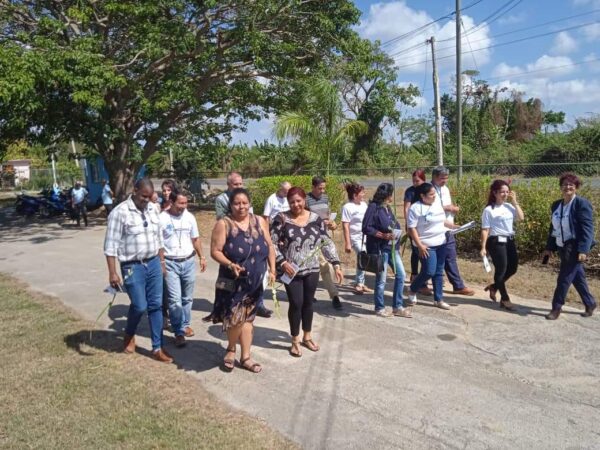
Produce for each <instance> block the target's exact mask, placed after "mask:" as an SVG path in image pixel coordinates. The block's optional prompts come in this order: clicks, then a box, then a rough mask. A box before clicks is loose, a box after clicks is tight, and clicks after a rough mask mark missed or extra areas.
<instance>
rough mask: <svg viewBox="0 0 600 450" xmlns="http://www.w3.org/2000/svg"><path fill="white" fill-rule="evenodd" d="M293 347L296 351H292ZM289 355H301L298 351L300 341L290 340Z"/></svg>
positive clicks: (298, 356) (297, 356) (296, 356)
mask: <svg viewBox="0 0 600 450" xmlns="http://www.w3.org/2000/svg"><path fill="white" fill-rule="evenodd" d="M294 349H296V351H294ZM290 355H292V356H293V357H294V358H300V357H301V356H302V352H301V351H300V342H298V341H296V342H294V341H292V346H291V348H290Z"/></svg>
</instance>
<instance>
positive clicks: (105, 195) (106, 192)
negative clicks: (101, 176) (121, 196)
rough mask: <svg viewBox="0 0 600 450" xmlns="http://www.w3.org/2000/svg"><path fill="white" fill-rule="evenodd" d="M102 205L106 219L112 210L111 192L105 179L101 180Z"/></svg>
mask: <svg viewBox="0 0 600 450" xmlns="http://www.w3.org/2000/svg"><path fill="white" fill-rule="evenodd" d="M102 204H103V205H104V209H105V210H106V217H108V215H109V214H110V212H111V211H112V209H113V191H112V189H111V188H110V184H109V183H108V180H106V179H105V180H102Z"/></svg>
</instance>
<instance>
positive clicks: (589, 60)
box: [425, 57, 600, 91]
mask: <svg viewBox="0 0 600 450" xmlns="http://www.w3.org/2000/svg"><path fill="white" fill-rule="evenodd" d="M597 61H600V57H598V58H591V59H586V60H583V61H576V62H573V63H569V64H561V65H559V66H550V67H544V68H543V69H535V70H526V71H523V72H518V73H513V74H510V75H500V76H495V77H482V79H483V80H485V81H489V80H500V79H503V80H504V79H510V78H518V77H521V76H523V75H530V74H532V73H541V72H548V71H552V70H558V69H565V68H567V67H574V66H581V65H584V64H589V63H593V62H597ZM444 86H445V87H448V86H451V84H450V83H444ZM431 90H433V89H432V88H427V89H425V91H431Z"/></svg>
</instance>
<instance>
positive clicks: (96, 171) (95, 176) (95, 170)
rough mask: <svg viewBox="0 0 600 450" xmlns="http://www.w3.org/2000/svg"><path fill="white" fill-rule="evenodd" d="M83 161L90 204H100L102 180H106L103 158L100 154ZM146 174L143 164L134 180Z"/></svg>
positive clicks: (106, 174)
mask: <svg viewBox="0 0 600 450" xmlns="http://www.w3.org/2000/svg"><path fill="white" fill-rule="evenodd" d="M82 161H83V165H84V171H85V182H86V183H85V184H86V188H87V190H88V192H89V197H88V199H89V203H90V205H101V204H102V188H103V185H102V180H108V172H107V171H106V167H105V166H104V160H103V159H102V157H100V156H96V157H92V158H86V159H84V160H82ZM145 174H146V166H145V165H143V166H142V168H141V169H140V171H139V172H138V174H137V176H136V180H137V179H139V178H142V177H143V176H144V175H145Z"/></svg>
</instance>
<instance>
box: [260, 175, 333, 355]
mask: <svg viewBox="0 0 600 450" xmlns="http://www.w3.org/2000/svg"><path fill="white" fill-rule="evenodd" d="M287 199H288V203H289V205H290V210H289V211H287V212H285V213H280V214H278V215H277V216H275V217H274V218H273V222H272V223H271V239H272V241H273V244H274V246H275V259H276V264H277V267H278V268H279V270H280V272H283V274H285V275H287V276H288V277H289V278H291V281H290V282H289V283H287V284H286V285H285V290H286V292H287V296H288V300H289V302H290V306H289V309H288V319H289V321H290V333H291V335H292V347H291V348H290V355H292V356H294V357H296V358H299V357H300V356H302V352H301V350H300V344H302V345H303V346H304V347H306V348H308V349H309V350H311V351H313V352H316V351H319V345H318V344H316V343H315V342H314V341H313V339H312V334H311V332H312V319H313V299H314V297H315V291H316V290H317V283H318V282H319V251H321V252H322V253H323V256H324V257H325V259H326V260H327V261H328V262H330V263H331V264H332V265H333V267H334V268H335V277H336V281H337V282H338V283H341V282H342V281H343V279H344V275H343V273H342V269H341V266H340V261H339V258H338V255H337V252H336V250H335V245H334V243H333V241H332V240H331V238H330V237H329V235H328V234H327V230H326V227H325V224H324V223H323V221H322V220H321V218H320V217H319V216H318V215H317V214H315V213H313V212H310V211H308V210H307V209H306V193H305V192H304V190H302V189H301V188H299V187H293V188H291V189H290V190H289V191H288V194H287ZM301 324H302V331H303V337H302V340H300V325H301Z"/></svg>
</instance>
